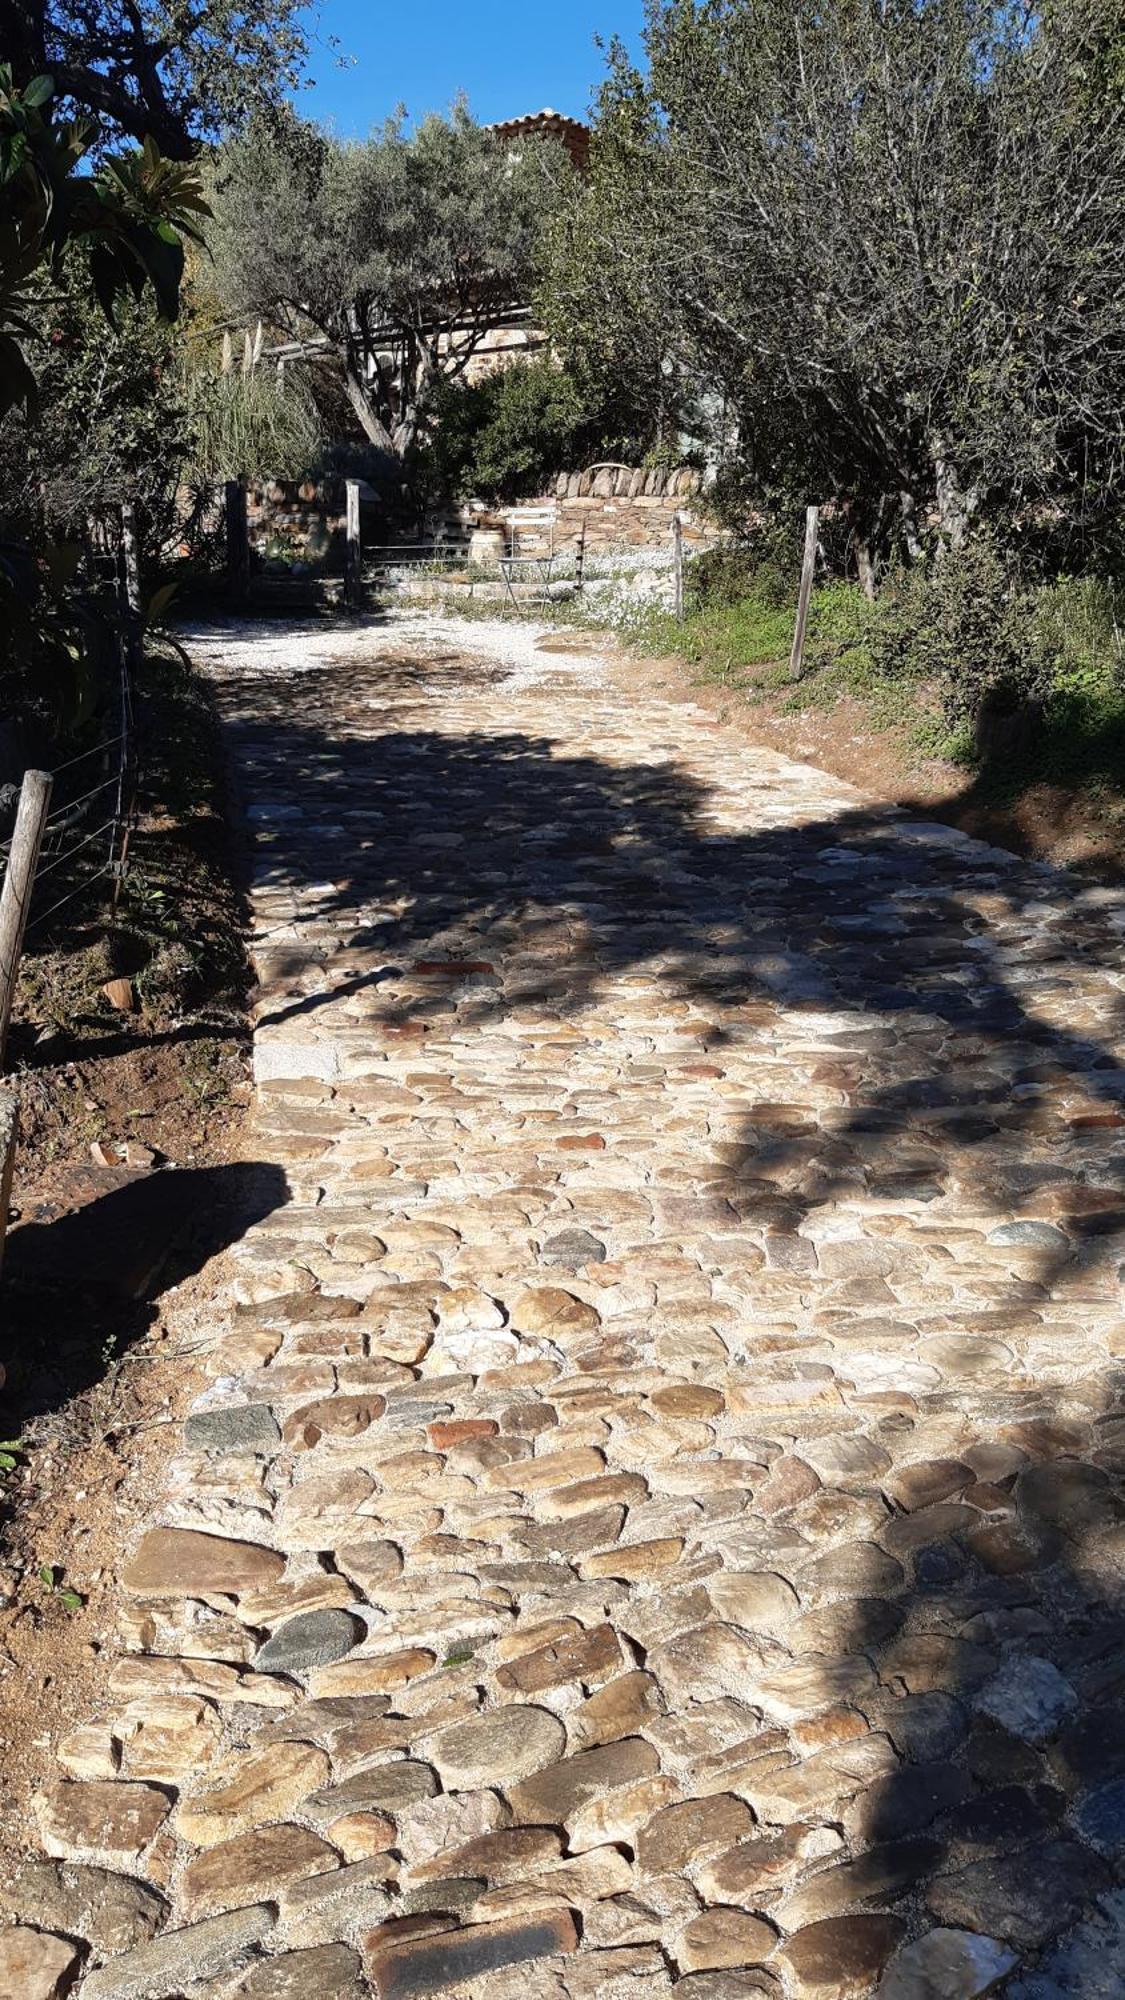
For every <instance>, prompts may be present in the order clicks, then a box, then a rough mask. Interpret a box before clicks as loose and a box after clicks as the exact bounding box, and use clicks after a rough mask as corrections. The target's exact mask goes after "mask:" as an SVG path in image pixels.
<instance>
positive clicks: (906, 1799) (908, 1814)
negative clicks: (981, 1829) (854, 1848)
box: [844, 1764, 969, 1843]
mask: <svg viewBox="0 0 1125 2000" xmlns="http://www.w3.org/2000/svg"><path fill="white" fill-rule="evenodd" d="M968 1789H969V1780H968V1776H967V1774H966V1773H965V1772H964V1771H963V1770H961V1768H960V1766H959V1765H957V1764H906V1765H904V1766H903V1767H902V1769H901V1770H898V1771H893V1772H891V1774H890V1775H889V1776H888V1777H885V1778H879V1779H877V1780H876V1782H875V1783H874V1784H872V1785H869V1786H868V1787H867V1788H866V1789H865V1790H864V1791H863V1792H862V1793H861V1794H860V1796H859V1798H857V1799H856V1800H855V1802H854V1804H853V1805H851V1806H849V1808H848V1810H847V1812H846V1813H845V1815H844V1827H845V1829H846V1831H847V1833H848V1834H849V1836H850V1837H851V1839H852V1840H859V1841H863V1842H865V1843H866V1842H867V1841H869V1840H870V1841H876V1840H902V1839H904V1838H906V1837H908V1836H909V1835H910V1834H914V1833H921V1832H922V1830H923V1828H925V1827H927V1826H929V1824H930V1822H931V1820H934V1819H936V1818H937V1817H938V1815H939V1814H940V1813H944V1812H948V1811H949V1808H950V1807H951V1806H955V1805H958V1804H959V1803H960V1801H961V1800H962V1799H963V1798H964V1797H965V1794H966V1792H967V1791H968Z"/></svg>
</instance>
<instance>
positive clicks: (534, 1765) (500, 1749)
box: [426, 1703, 566, 1789]
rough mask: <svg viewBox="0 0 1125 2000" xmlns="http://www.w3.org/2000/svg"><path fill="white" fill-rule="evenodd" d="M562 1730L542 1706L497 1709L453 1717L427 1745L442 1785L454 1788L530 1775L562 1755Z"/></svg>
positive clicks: (554, 1716) (506, 1782)
mask: <svg viewBox="0 0 1125 2000" xmlns="http://www.w3.org/2000/svg"><path fill="white" fill-rule="evenodd" d="M565 1745H566V1730H565V1728H564V1727H563V1725H562V1723H561V1722H560V1721H559V1719H558V1717H557V1716H556V1715H552V1714H551V1713H550V1711H549V1710H548V1709H545V1708H531V1707H523V1706H521V1705H519V1704H517V1703H513V1705H512V1706H511V1707H509V1708H496V1709H492V1710H490V1712H489V1713H488V1714H487V1715H474V1716H471V1717H470V1718H469V1720H468V1721H467V1722H455V1723H454V1724H453V1725H452V1727H451V1728H449V1729H443V1730H442V1731H441V1734H440V1735H438V1736H435V1737H434V1738H433V1740H432V1742H430V1743H428V1744H427V1745H426V1755H427V1756H428V1757H429V1758H430V1759H431V1761H432V1762H433V1763H434V1764H436V1766H437V1768H438V1770H439V1771H440V1773H441V1777H442V1782H443V1784H445V1785H447V1786H449V1787H451V1788H454V1789H457V1788H459V1787H461V1788H464V1787H469V1786H474V1785H493V1784H499V1785H506V1784H511V1783H512V1782H513V1781H514V1780H515V1779H516V1778H526V1777H529V1776H530V1774H531V1773H532V1772H533V1771H541V1770H542V1769H543V1766H544V1765H545V1764H552V1763H554V1761H555V1760H556V1758H558V1757H561V1756H562V1754H563V1750H564V1748H565Z"/></svg>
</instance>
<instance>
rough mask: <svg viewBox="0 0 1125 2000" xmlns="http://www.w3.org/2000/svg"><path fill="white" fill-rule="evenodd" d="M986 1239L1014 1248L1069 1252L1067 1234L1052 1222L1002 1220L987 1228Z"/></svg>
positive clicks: (1058, 1253)
mask: <svg viewBox="0 0 1125 2000" xmlns="http://www.w3.org/2000/svg"><path fill="white" fill-rule="evenodd" d="M988 1241H989V1243H996V1244H1000V1245H1002V1246H1007V1245H1010V1246H1011V1247H1012V1248H1015V1249H1027V1250H1050V1251H1053V1252H1054V1254H1055V1255H1056V1256H1062V1255H1069V1252H1070V1238H1069V1236H1067V1235H1066V1233H1065V1231H1064V1230H1061V1229H1056V1227H1055V1225H1054V1223H1053V1222H1002V1223H1001V1224H1000V1226H999V1228H998V1229H990V1230H989V1232H988Z"/></svg>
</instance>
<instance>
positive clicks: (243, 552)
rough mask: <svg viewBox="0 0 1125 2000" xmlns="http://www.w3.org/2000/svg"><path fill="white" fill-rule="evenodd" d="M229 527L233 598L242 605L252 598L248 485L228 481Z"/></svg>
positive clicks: (226, 493)
mask: <svg viewBox="0 0 1125 2000" xmlns="http://www.w3.org/2000/svg"><path fill="white" fill-rule="evenodd" d="M225 496H226V524H227V581H228V583H229V585H230V591H231V596H232V597H234V598H235V599H237V601H238V602H239V603H242V602H244V601H245V599H246V598H247V597H248V596H249V594H250V536H249V533H248V531H247V525H246V485H245V482H244V481H243V480H241V479H228V480H227V482H226V487H225Z"/></svg>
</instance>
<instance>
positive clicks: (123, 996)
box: [98, 979, 137, 1014]
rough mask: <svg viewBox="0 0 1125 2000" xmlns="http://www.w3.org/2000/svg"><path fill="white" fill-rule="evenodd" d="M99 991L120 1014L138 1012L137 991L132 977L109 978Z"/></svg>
mask: <svg viewBox="0 0 1125 2000" xmlns="http://www.w3.org/2000/svg"><path fill="white" fill-rule="evenodd" d="M98 991H99V993H100V994H101V996H102V999H103V1000H105V1001H108V1003H109V1005H110V1006H111V1007H112V1008H114V1009H115V1011H116V1012H117V1013H118V1014H135V1013H136V1012H137V993H136V988H135V987H134V985H133V982H132V980H131V979H107V980H106V981H105V984H104V985H103V986H99V988H98Z"/></svg>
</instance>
